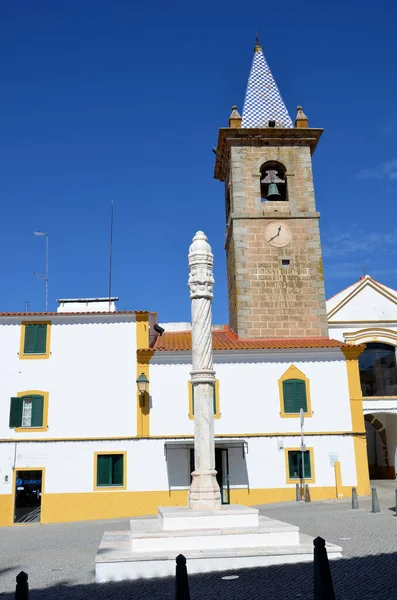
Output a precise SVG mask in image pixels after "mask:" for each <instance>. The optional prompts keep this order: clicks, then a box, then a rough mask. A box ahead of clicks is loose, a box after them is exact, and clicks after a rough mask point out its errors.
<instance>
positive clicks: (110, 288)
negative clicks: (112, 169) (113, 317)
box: [109, 200, 114, 312]
mask: <svg viewBox="0 0 397 600" xmlns="http://www.w3.org/2000/svg"><path fill="white" fill-rule="evenodd" d="M113 206H114V202H113V200H112V208H111V212H110V246H109V312H110V298H111V297H112V262H113Z"/></svg>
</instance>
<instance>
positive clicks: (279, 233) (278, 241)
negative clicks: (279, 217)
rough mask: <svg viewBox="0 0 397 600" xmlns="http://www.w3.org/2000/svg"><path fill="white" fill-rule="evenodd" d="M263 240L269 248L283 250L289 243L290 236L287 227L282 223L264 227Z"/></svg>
mask: <svg viewBox="0 0 397 600" xmlns="http://www.w3.org/2000/svg"><path fill="white" fill-rule="evenodd" d="M265 238H266V241H267V242H268V243H269V244H270V245H271V246H274V247H275V248H283V246H287V245H288V244H289V243H290V241H291V238H292V235H291V231H290V229H289V227H287V226H286V225H284V223H270V225H268V226H267V227H266V233H265Z"/></svg>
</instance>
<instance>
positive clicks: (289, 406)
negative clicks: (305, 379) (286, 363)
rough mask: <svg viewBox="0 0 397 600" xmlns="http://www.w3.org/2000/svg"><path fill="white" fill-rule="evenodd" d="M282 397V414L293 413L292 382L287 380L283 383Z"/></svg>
mask: <svg viewBox="0 0 397 600" xmlns="http://www.w3.org/2000/svg"><path fill="white" fill-rule="evenodd" d="M283 397H284V412H286V413H294V412H296V411H295V401H294V384H293V380H291V379H287V381H283Z"/></svg>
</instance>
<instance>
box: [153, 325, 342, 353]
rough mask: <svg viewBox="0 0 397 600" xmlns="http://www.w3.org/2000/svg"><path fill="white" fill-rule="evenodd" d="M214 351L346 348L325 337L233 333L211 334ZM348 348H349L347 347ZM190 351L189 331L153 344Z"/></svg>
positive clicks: (158, 347) (167, 335) (160, 348)
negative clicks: (243, 335)
mask: <svg viewBox="0 0 397 600" xmlns="http://www.w3.org/2000/svg"><path fill="white" fill-rule="evenodd" d="M212 342H213V349H214V350H281V349H284V348H286V349H287V348H342V347H346V346H348V345H347V344H344V343H343V342H340V341H338V340H331V339H329V338H327V337H305V338H264V339H262V338H257V339H240V338H239V337H238V336H237V335H236V334H235V333H234V332H233V331H231V330H229V329H224V330H223V331H222V330H220V331H216V330H215V331H213V332H212ZM349 347H350V346H349ZM191 349H192V336H191V332H190V331H176V332H168V333H167V332H165V333H163V335H162V336H159V337H158V338H157V340H156V342H155V344H154V350H156V351H164V352H173V351H174V352H183V351H187V350H191Z"/></svg>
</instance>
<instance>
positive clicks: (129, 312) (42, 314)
mask: <svg viewBox="0 0 397 600" xmlns="http://www.w3.org/2000/svg"><path fill="white" fill-rule="evenodd" d="M145 312H147V311H145V310H114V311H111V312H109V311H91V312H0V318H1V317H23V318H25V319H26V318H28V317H45V318H46V319H48V317H70V316H74V317H76V316H78V317H84V316H95V315H115V316H117V315H134V314H139V313H145Z"/></svg>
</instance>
